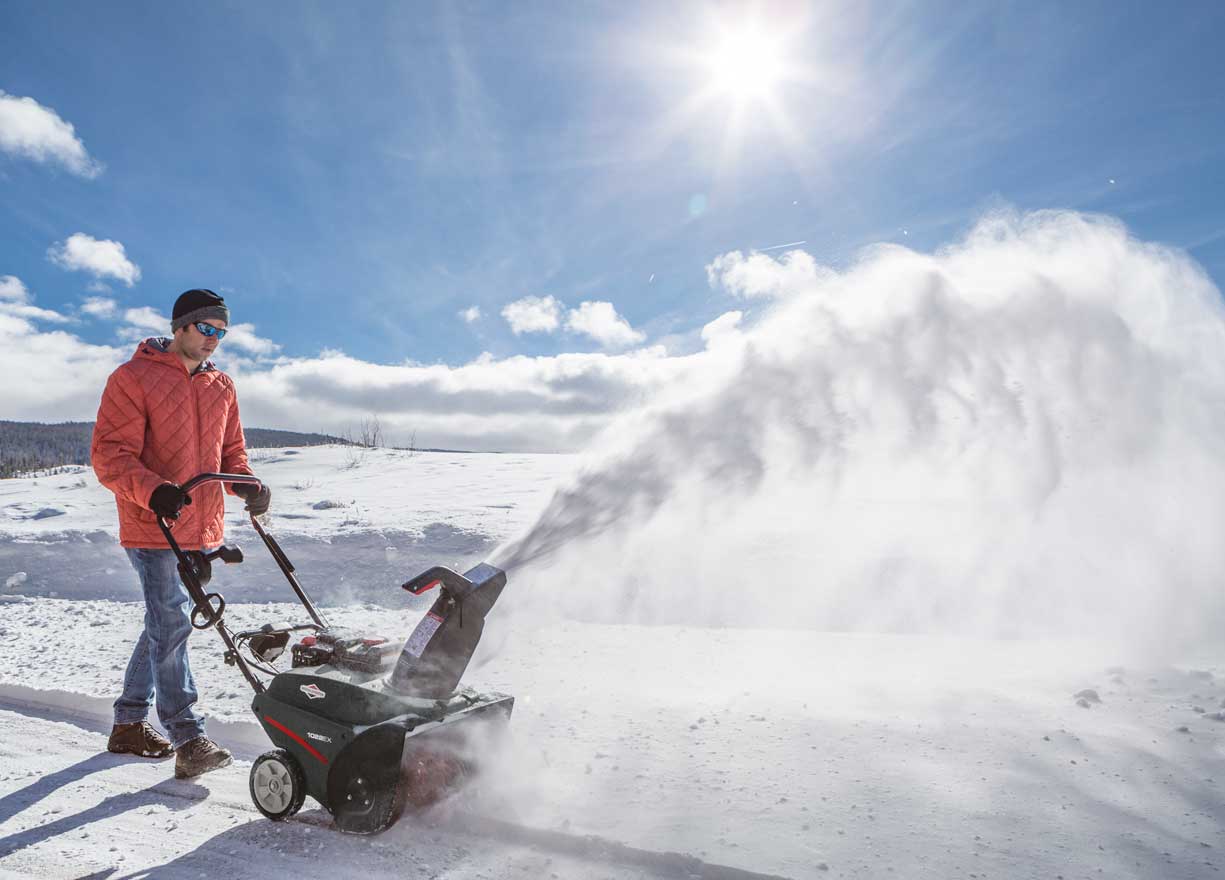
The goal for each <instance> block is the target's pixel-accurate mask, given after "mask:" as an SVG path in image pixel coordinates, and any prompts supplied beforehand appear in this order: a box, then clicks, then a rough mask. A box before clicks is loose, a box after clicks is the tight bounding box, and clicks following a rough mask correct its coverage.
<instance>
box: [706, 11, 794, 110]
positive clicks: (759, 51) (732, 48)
mask: <svg viewBox="0 0 1225 880" xmlns="http://www.w3.org/2000/svg"><path fill="white" fill-rule="evenodd" d="M784 50H785V46H784V41H783V39H782V37H781V35H779V34H776V33H771V32H770V31H767V30H766V29H764V28H763V27H761V26H760V25H757V24H754V23H750V24H747V25H745V26H744V27H743V28H738V29H736V30H735V31H732V30H726V31H724V32H722V33H720V34H719V35H718V36H717V37H716V39H715V41H714V43H713V45H712V47H711V48H710V49H708V50H707V51H706V52H705V53H703V57H702V62H703V67H704V68H705V70H706V73H707V75H708V76H709V82H708V85H707V88H708V89H709V90H710V91H711V92H713V93H714V94H716V95H720V96H723V97H726V98H730V99H732V100H734V101H737V102H744V101H750V100H761V101H768V100H773V99H774V98H775V97H776V95H777V92H778V89H779V86H780V85H781V84H782V83H783V81H784V79H785V77H786V72H787V66H786V60H785V57H784Z"/></svg>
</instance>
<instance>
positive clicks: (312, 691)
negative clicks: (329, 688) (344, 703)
mask: <svg viewBox="0 0 1225 880" xmlns="http://www.w3.org/2000/svg"><path fill="white" fill-rule="evenodd" d="M298 690H300V691H301V692H302V693H304V694H306V695H307V696H308V697H310V698H311V699H312V700H322V699H323V698H324V697H326V696H327V694H326V693H325V692H324V691H322V690H320V688H319V685H317V684H315V683H314V682H312V683H311V684H304V685H302V686H301V687H299V688H298Z"/></svg>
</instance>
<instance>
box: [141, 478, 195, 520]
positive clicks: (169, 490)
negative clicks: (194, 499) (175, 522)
mask: <svg viewBox="0 0 1225 880" xmlns="http://www.w3.org/2000/svg"><path fill="white" fill-rule="evenodd" d="M184 504H191V496H190V495H188V494H187V493H186V492H184V491H183V490H182V489H180V488H179V487H178V486H176V485H175V484H174V483H162V484H161V485H160V486H158V487H157V488H156V489H154V490H153V494H152V495H150V496H149V509H150V510H152V511H153V512H154V513H156V514H157V515H158V516H160V517H162V518H163V519H178V518H179V511H181V510H182V509H183V505H184Z"/></svg>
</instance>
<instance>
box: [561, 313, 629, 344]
mask: <svg viewBox="0 0 1225 880" xmlns="http://www.w3.org/2000/svg"><path fill="white" fill-rule="evenodd" d="M566 329H567V330H570V331H571V332H573V333H582V334H585V335H587V336H590V337H591V338H592V339H594V340H596V342H598V343H600V344H601V345H603V346H605V347H606V348H625V347H627V346H630V345H635V344H637V343H639V342H642V340H644V339H646V335H645V334H644V333H640V332H639V331H637V330H635V329H634V328H633V327H631V326H630V325H629V322H628V321H626V320H625V319H624V318H622V317H621V316H620V315H618V314H617V310H616V309H615V308H613V304H612V303H609V302H585V303H580V304H579V307H578V308H577V309H571V310H570V313H569V315H567V317H566Z"/></svg>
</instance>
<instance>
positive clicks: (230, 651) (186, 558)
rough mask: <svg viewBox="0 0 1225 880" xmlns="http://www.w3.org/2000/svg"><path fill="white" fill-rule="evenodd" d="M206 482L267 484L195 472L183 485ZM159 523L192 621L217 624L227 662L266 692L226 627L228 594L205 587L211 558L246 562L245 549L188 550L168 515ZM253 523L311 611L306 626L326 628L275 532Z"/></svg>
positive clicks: (253, 520) (237, 476) (188, 487)
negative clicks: (187, 599)
mask: <svg viewBox="0 0 1225 880" xmlns="http://www.w3.org/2000/svg"><path fill="white" fill-rule="evenodd" d="M205 483H239V484H243V485H248V486H262V485H263V483H262V482H261V481H260V479H259V478H258V477H255V476H252V475H251V474H212V473H210V474H199V475H197V476H194V477H192V478H191V479H190V480H188V481H187V482H186V483H184V484H183V485H182V486H181V487H180V488H181V489H182V490H183V492H184V493H188V492H190V491H191V490H192V489H195V488H196V487H197V486H201V485H203V484H205ZM157 524H158V527H159V528H161V530H162V535H163V537H165V539H166V543H167V544H168V545H169V547H170V549H171V550H173V551H174V555H175V557H176V558H177V559H178V561H179V578H180V579H181V580H182V581H183V586H184V587H186V588H187V594H188V596H189V597H190V598H191V601H192V602H193V603H194V606H193V607H192V610H191V625H192V626H193V627H195V628H196V629H209V628H210V627H215V628H216V630H217V632H218V633H219V634H220V635H221V639H222V641H224V642H225V646H226V649H227V650H226V655H225V659H226V662H227V663H233V664H236V665H237V666H238V668H239V670H240V671H241V672H242V674H243V677H244V678H246V679H247V682H248V683H249V684H250V685H251V687H252V688H254V689H255V692H256V693H263V691H264V685H263V683H262V682H261V681H260V680H259V678H258V677H256V675H255V673H254V672H252V670H251V669H250V668H249V666H248V665H247V662H246V661H245V660H243V658H242V655H241V654H240V653H239V651H238V647H237V645H236V644H235V642H234V639H233V637H232V636H231V635H230V632H229V630H227V629H226V628H225V625H224V623H223V619H224V616H225V597H223V596H222V595H221V594H220V593H206V592H205V591H204V587H205V586H206V585H207V584H208V582H209V580H211V579H212V565H211V564H210V563H211V561H212V560H214V559H220V560H221V561H222V562H224V563H227V564H228V563H235V562H242V560H243V556H242V551H241V550H240V549H238V548H237V547H226V546H224V545H223V546H221V547H218V548H217V549H216V550H212V551H210V552H208V553H204V552H203V551H200V550H184V549H183V548H182V547H180V546H179V543H178V542H177V541H176V540H175V539H174V534H173V533H172V531H171V529H172V527H173V523H172V522H170V521H168V520H167V519H166V518H165V517H161V516H159V517H158V518H157ZM251 525H253V526H254V527H255V530H256V532H258V533H259V536H260V538H262V539H263V541H264V545H265V546H266V547H267V548H268V552H270V553H271V554H272V558H273V559H274V560H275V561H276V564H277V567H278V568H280V569H281V571H282V573H284V575H285V577H286V579H287V580H288V581H289V584H290V586H291V587H293V590H294V592H295V593H296V594H297V596H298V599H299V600H301V602H302V605H303V606H304V607H305V608H306V611H307V613H308V614H310V616H311V620H312V621H314V623H313V624H306V627H318V628H322V627H325V626H327V622H326V621H325V620H324V619H323V617H322V615H320V613H319V611H318V610H317V609H316V608H315V606H314V604H313V603H312V602H311V600H310V599H309V598H308V597H307V595H306V591H305V590H303V589H302V585H301V584H300V583H298V579H297V578H296V577H295V576H294V573H293V572H294V567H293V565H292V564H291V563H290V561H289V558H288V557H287V556H286V555H285V552H284V551H283V550H281V547H280V545H279V544H277V542H276V541H275V540H273V538H272V536H271V535H269V534H268V533H267V532H265V531H264V529H263V527H262V526H261V525H260V524H259V521H258V520H257V519H256V518H255V516H254V515H252V516H251ZM299 628H301V627H294V628H293V629H299ZM240 635H244V634H240ZM245 635H251V634H245Z"/></svg>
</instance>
